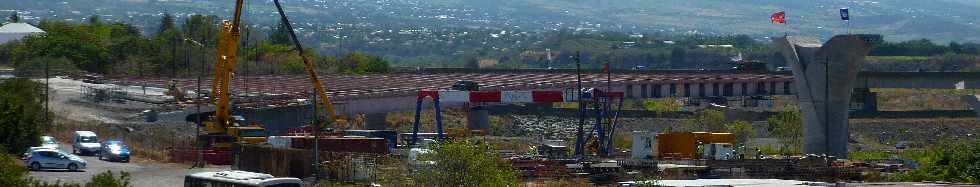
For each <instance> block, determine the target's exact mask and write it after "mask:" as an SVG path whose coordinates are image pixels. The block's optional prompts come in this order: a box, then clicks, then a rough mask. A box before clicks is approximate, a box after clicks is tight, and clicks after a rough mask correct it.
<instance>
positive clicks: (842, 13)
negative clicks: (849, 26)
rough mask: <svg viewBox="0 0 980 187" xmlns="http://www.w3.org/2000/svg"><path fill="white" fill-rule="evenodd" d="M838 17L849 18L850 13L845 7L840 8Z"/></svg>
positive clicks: (846, 19) (845, 19)
mask: <svg viewBox="0 0 980 187" xmlns="http://www.w3.org/2000/svg"><path fill="white" fill-rule="evenodd" d="M840 19H841V20H844V21H848V20H851V13H850V12H849V11H848V10H847V8H842V9H840Z"/></svg>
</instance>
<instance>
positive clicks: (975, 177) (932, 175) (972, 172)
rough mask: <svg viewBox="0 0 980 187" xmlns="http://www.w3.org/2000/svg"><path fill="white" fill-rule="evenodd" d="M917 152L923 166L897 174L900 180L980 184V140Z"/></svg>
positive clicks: (897, 178) (918, 159)
mask: <svg viewBox="0 0 980 187" xmlns="http://www.w3.org/2000/svg"><path fill="white" fill-rule="evenodd" d="M945 145H947V146H941V147H936V148H932V149H930V150H927V151H926V153H922V154H916V156H917V158H916V159H915V160H917V161H918V162H920V163H921V164H922V167H919V168H918V169H915V170H912V171H909V172H905V173H900V174H896V175H895V176H893V179H892V180H898V181H948V182H963V183H972V184H980V141H967V142H955V143H946V144H945Z"/></svg>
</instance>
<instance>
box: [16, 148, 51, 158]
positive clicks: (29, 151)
mask: <svg viewBox="0 0 980 187" xmlns="http://www.w3.org/2000/svg"><path fill="white" fill-rule="evenodd" d="M42 149H50V150H56V151H57V150H58V149H53V148H50V147H30V148H27V151H26V152H24V157H21V158H20V159H21V160H27V158H28V157H30V156H31V153H33V152H34V151H37V150H42Z"/></svg>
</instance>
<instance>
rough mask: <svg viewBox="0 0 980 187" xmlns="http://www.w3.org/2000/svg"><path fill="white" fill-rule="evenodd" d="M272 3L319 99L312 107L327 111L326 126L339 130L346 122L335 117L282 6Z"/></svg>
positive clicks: (275, 0)
mask: <svg viewBox="0 0 980 187" xmlns="http://www.w3.org/2000/svg"><path fill="white" fill-rule="evenodd" d="M273 2H274V3H275V4H276V9H277V10H278V11H279V17H280V18H282V23H285V26H286V29H287V30H289V38H291V39H292V41H293V45H294V46H295V47H296V52H298V53H299V56H300V57H302V58H303V66H304V68H306V74H307V75H308V76H310V81H311V82H312V83H313V87H314V89H316V93H317V96H318V97H320V102H317V101H313V103H314V105H319V106H320V108H325V109H327V115H328V117H330V119H328V120H327V124H334V125H336V126H337V127H340V128H344V127H346V126H347V120H346V119H343V118H341V117H340V116H338V115H337V111H336V110H335V109H334V107H333V103H332V102H330V96H328V95H327V89H326V88H324V87H323V84H321V83H320V79H319V78H317V75H316V69H315V68H314V67H313V63H312V62H310V59H309V58H308V57H306V54H305V53H304V49H303V45H302V44H300V43H299V39H298V38H296V33H295V31H293V25H292V22H289V18H288V17H286V12H285V11H283V10H282V5H280V4H279V0H273ZM314 115H319V114H314Z"/></svg>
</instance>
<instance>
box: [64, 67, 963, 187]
mask: <svg viewBox="0 0 980 187" xmlns="http://www.w3.org/2000/svg"><path fill="white" fill-rule="evenodd" d="M834 63H838V62H834ZM840 63H845V62H840ZM835 66H836V65H835ZM311 73H312V72H311ZM794 73H796V72H794ZM800 73H801V74H802V72H800ZM817 75H819V74H817ZM800 76H801V75H800V74H793V73H790V72H745V71H619V72H617V71H604V72H600V71H584V72H579V73H576V71H574V70H509V71H484V72H473V71H467V70H460V69H417V70H409V71H403V72H395V73H390V74H382V75H357V76H347V75H328V76H319V77H311V76H301V75H256V76H236V77H233V78H232V77H230V76H225V78H221V77H220V76H216V77H218V79H213V78H202V79H196V80H195V79H194V78H163V77H160V78H138V77H112V76H107V77H102V76H92V75H80V76H68V77H59V78H56V79H53V80H56V81H55V82H57V83H58V84H59V85H61V86H63V87H61V89H77V90H79V91H80V92H79V93H78V95H77V97H74V98H73V99H72V100H77V101H79V102H85V103H92V104H94V105H97V106H101V107H106V108H119V106H121V105H125V106H128V107H134V106H143V107H135V108H134V109H130V110H129V111H130V112H129V113H130V115H128V116H126V115H123V116H120V117H118V118H117V119H118V120H117V122H116V123H134V124H141V125H158V124H160V125H164V126H174V127H177V126H180V128H181V129H183V130H182V131H183V132H186V133H188V134H189V133H198V134H200V135H199V136H198V137H191V136H186V135H184V136H183V137H186V139H185V141H181V142H188V141H186V140H194V142H197V143H196V144H184V145H179V144H177V145H174V146H170V147H167V148H166V154H167V155H166V156H165V158H167V160H166V162H175V163H189V164H194V165H219V166H220V165H228V166H230V168H232V169H237V170H244V171H251V172H258V173H268V174H271V175H273V176H278V177H296V178H301V179H311V180H329V181H337V182H341V183H354V184H369V183H378V181H381V180H382V179H383V178H386V177H390V175H391V174H390V173H391V172H398V171H402V170H407V171H417V170H424V169H425V168H427V167H432V166H431V165H432V164H439V163H434V162H432V161H426V160H424V159H422V157H421V156H419V155H422V154H426V153H430V152H432V150H429V149H428V147H430V146H432V145H435V144H439V143H440V142H445V141H467V140H468V141H481V142H489V143H490V144H492V145H494V146H495V147H496V152H497V155H498V156H499V157H500V158H501V159H504V160H507V161H508V163H509V165H510V166H511V167H512V168H513V169H514V170H516V171H518V173H519V176H520V178H521V181H524V182H526V184H527V185H532V186H533V185H546V186H547V185H560V184H555V183H548V182H547V181H551V180H555V179H558V180H561V181H566V180H567V181H579V182H580V183H575V184H579V185H584V184H589V185H617V184H618V185H629V184H634V185H635V183H636V182H637V181H640V180H649V179H653V178H650V177H656V180H662V181H664V182H665V183H667V184H669V183H670V181H672V180H676V181H682V182H680V183H679V184H685V183H686V182H683V181H687V182H694V180H695V179H717V180H720V181H721V182H722V183H733V181H725V179H780V180H785V181H809V182H813V184H817V183H821V182H823V183H827V184H834V183H838V182H845V183H846V182H860V181H867V180H868V178H869V177H878V175H881V173H894V172H903V171H909V170H911V169H914V168H915V167H917V166H916V165H917V163H915V162H914V161H911V160H905V159H898V158H893V159H887V158H886V159H874V160H852V159H848V156H849V155H851V154H848V152H849V151H854V150H857V151H863V152H866V151H884V152H891V153H896V154H900V153H901V152H903V151H914V150H916V149H922V146H928V145H932V144H933V143H936V142H937V141H940V139H944V138H945V137H958V138H963V139H966V140H969V139H975V138H976V133H977V132H980V127H978V126H977V125H976V124H977V120H976V115H975V114H974V112H973V111H970V110H969V108H970V106H968V105H963V106H960V107H959V109H961V110H941V111H931V112H930V111H879V106H877V105H879V104H877V102H876V101H875V100H876V99H874V97H876V96H878V94H879V93H874V92H870V89H868V88H908V87H911V88H915V87H929V88H936V89H943V88H945V87H944V86H951V85H946V84H942V83H937V82H941V81H946V80H951V81H952V82H963V81H966V82H965V83H960V84H965V85H967V86H971V87H972V86H974V84H978V83H975V82H972V81H973V80H976V79H972V80H970V79H962V78H961V77H967V78H969V77H970V76H976V75H973V74H964V75H959V76H960V77H957V76H952V77H950V76H944V77H935V76H930V75H927V74H923V75H913V76H912V77H910V76H900V78H902V79H910V80H908V81H921V80H914V79H924V80H925V81H928V82H930V83H932V84H897V83H895V82H893V81H882V80H888V79H895V78H896V76H892V75H889V74H881V73H878V74H874V73H861V74H857V73H856V72H855V73H854V74H853V76H852V77H854V78H851V80H854V79H855V78H856V79H863V80H864V82H866V83H865V84H864V85H862V86H863V89H862V88H855V89H854V90H864V91H865V92H868V93H857V94H852V93H850V92H851V89H849V88H850V87H852V86H850V85H848V84H843V85H844V86H847V87H835V88H829V87H828V88H824V89H825V90H820V91H823V92H827V93H833V94H841V95H844V96H848V97H850V96H851V95H858V96H857V97H863V98H861V99H847V100H841V101H844V102H843V103H841V105H836V106H835V105H823V104H821V105H817V106H820V107H831V108H834V109H832V110H835V111H851V112H844V113H843V115H845V116H844V118H838V119H844V121H843V122H842V123H844V124H845V126H844V127H843V128H844V129H845V130H844V132H845V134H844V139H845V140H844V141H847V142H842V143H840V144H837V145H843V146H844V147H843V148H834V149H843V152H832V151H829V150H831V149H830V148H826V147H820V146H828V145H831V143H822V141H838V140H836V139H834V140H830V139H831V138H830V137H833V136H830V135H821V136H822V137H824V140H813V139H810V138H812V136H811V134H814V133H811V132H810V129H811V128H814V127H808V125H817V126H822V127H820V128H827V129H838V130H839V129H840V128H841V127H828V126H823V124H824V122H814V123H815V124H809V123H808V122H807V121H809V120H816V121H823V120H826V119H823V118H816V119H814V118H811V116H809V115H803V117H802V119H801V120H802V125H803V127H802V129H798V130H801V131H803V133H802V137H799V138H800V139H801V140H802V141H801V142H797V143H799V145H801V146H802V148H803V150H801V152H802V153H805V154H796V155H794V154H782V153H779V152H780V151H778V150H782V149H786V148H787V147H791V145H792V141H789V142H787V141H783V140H782V139H780V138H777V137H779V135H777V133H778V132H775V131H773V130H771V129H773V128H774V127H773V125H772V124H770V123H772V121H771V119H772V118H773V117H774V116H777V115H779V111H782V110H786V109H787V108H789V109H793V108H796V107H812V106H814V105H809V104H805V102H807V101H808V100H804V99H803V98H804V97H805V96H804V95H798V94H799V93H798V92H799V90H802V89H821V88H820V87H822V86H823V85H821V86H818V87H812V88H811V87H802V86H797V85H799V84H823V83H808V82H800V80H798V77H800ZM803 76H806V75H803ZM916 76H918V77H920V78H916ZM320 79H322V81H321V80H320ZM842 81H845V82H851V81H846V80H842ZM879 81H881V82H884V83H880V82H879ZM875 82H879V83H875ZM311 83H312V84H318V85H321V86H314V85H312V84H311ZM872 83H873V84H872ZM909 85H911V86H909ZM76 86H77V88H70V87H76ZM862 86H853V87H862ZM952 86H955V83H954V85H952ZM56 88H58V87H57V86H56ZM212 89H215V90H219V91H213V90H212ZM835 89H836V90H835ZM56 90H58V89H56ZM221 90H224V91H221ZM837 92H840V93H837ZM809 93H820V92H809ZM222 94H224V95H222ZM869 95H870V96H869ZM215 97H217V98H221V99H217V102H216V98H215ZM809 97H813V96H809ZM835 97H836V96H835ZM867 97H871V98H872V99H867ZM963 98H964V100H955V99H954V101H953V102H963V103H969V100H968V97H963ZM644 99H646V100H649V99H654V100H658V101H668V102H665V104H666V105H676V106H675V108H676V109H678V110H665V111H652V110H647V109H644V108H643V107H642V106H638V105H641V104H637V101H642V100H644ZM820 99H825V96H817V97H815V98H813V99H811V100H810V101H812V100H820ZM222 100H223V102H222ZM868 100H871V101H868ZM821 103H822V101H821ZM974 103H976V102H974ZM867 105H872V106H867ZM882 105H885V106H880V107H881V108H885V109H886V110H888V109H889V108H890V107H892V106H893V105H888V104H882ZM124 108H125V107H124ZM954 108H957V107H954ZM828 110H829V109H828ZM704 111H716V112H719V113H720V114H721V115H720V118H719V119H704V117H703V116H704V114H705V112H704ZM803 111H807V110H803ZM222 113H223V114H222ZM848 113H851V115H853V117H847V115H848ZM820 115H832V114H829V113H821V114H820ZM838 115H840V114H838ZM916 115H918V116H921V117H916ZM222 116H223V117H222ZM815 116H816V115H815ZM937 116H945V117H943V118H948V119H946V120H949V122H950V126H941V127H938V128H923V127H921V126H916V125H914V124H909V122H908V121H907V120H904V119H921V118H933V117H937ZM222 118H224V120H223V121H222V120H219V119H222ZM888 119H894V120H888ZM125 120H130V121H139V122H119V121H125ZM710 120H717V121H730V122H731V121H743V122H746V124H747V125H748V126H749V127H748V129H749V130H746V131H733V128H725V127H717V126H715V127H712V125H711V123H715V122H709V121H710ZM883 120H884V121H890V122H885V124H882V121H883ZM108 121H113V120H108ZM896 122H897V123H896ZM717 123H721V122H717ZM847 123H850V124H851V126H850V127H847V126H846V124H847ZM889 123H890V124H889ZM922 123H931V122H928V120H926V121H922ZM187 124H191V125H187ZM222 124H223V125H222ZM314 124H320V125H314ZM690 124H694V125H695V126H698V127H697V128H693V129H685V125H687V126H690ZM699 125H700V126H699ZM718 125H720V124H718ZM897 126H901V128H895V127H897ZM711 129H714V130H717V131H715V132H702V131H697V130H711ZM847 129H849V130H850V131H851V132H847ZM886 129H906V130H905V131H902V132H897V133H898V134H893V135H890V134H887V133H889V132H891V130H886ZM912 129H916V130H912ZM820 132H827V131H826V130H821V131H820ZM848 134H849V135H848ZM936 134H942V136H943V137H932V138H926V137H928V136H931V135H936ZM838 138H840V137H838ZM848 139H849V140H848ZM923 139H925V140H924V141H923ZM913 140H917V141H923V142H920V143H916V144H915V145H912V144H910V143H907V142H910V141H913ZM813 141H821V142H817V143H815V142H813ZM195 145H196V146H195ZM811 146H817V147H811ZM810 149H813V150H810ZM763 150H765V151H763ZM392 163H396V164H392ZM398 163H400V164H398ZM393 167H394V168H402V169H392V168H393ZM869 175H874V176H869ZM676 181H675V182H676ZM716 182H717V181H716ZM736 182H737V181H736ZM409 183H413V182H411V181H408V182H407V183H402V184H409ZM448 183H454V182H453V181H449V182H448ZM799 183H803V182H799ZM415 184H421V183H415ZM427 184H428V183H427ZM706 184H712V183H711V182H708V183H706Z"/></svg>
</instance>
